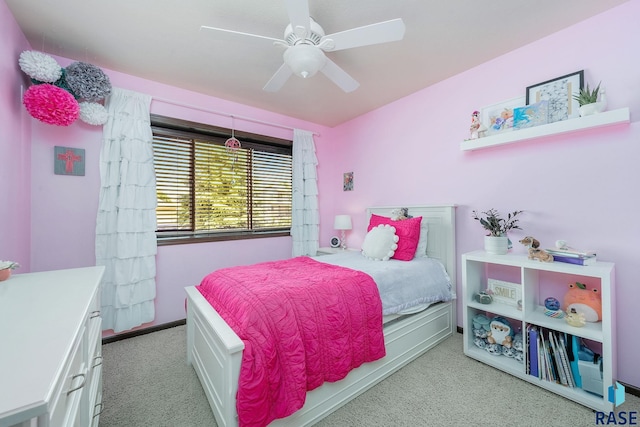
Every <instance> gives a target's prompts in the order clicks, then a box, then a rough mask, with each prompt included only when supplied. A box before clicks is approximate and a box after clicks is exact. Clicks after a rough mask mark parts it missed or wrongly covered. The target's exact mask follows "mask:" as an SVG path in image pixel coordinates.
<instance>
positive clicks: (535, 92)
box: [525, 70, 584, 123]
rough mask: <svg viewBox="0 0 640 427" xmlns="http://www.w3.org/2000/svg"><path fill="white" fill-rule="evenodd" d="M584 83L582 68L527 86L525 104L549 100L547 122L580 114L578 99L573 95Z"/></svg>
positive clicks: (575, 116) (571, 117)
mask: <svg viewBox="0 0 640 427" xmlns="http://www.w3.org/2000/svg"><path fill="white" fill-rule="evenodd" d="M583 85H584V70H580V71H576V72H575V73H571V74H567V75H564V76H561V77H556V78H555V79H551V80H547V81H545V82H542V83H537V84H534V85H531V86H528V87H527V90H526V94H525V95H526V105H531V104H535V103H538V102H540V101H545V100H547V101H549V123H554V122H558V121H561V120H567V119H573V118H577V117H579V116H580V113H579V111H578V108H579V107H580V106H579V105H578V101H576V100H575V99H573V95H577V94H578V93H580V89H581V88H582V87H583Z"/></svg>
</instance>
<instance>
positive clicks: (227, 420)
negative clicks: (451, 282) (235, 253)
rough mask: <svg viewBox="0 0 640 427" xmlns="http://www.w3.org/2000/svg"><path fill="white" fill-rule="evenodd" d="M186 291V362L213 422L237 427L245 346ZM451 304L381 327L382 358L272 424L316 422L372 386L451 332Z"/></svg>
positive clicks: (192, 292) (192, 291)
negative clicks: (193, 370) (189, 365)
mask: <svg viewBox="0 0 640 427" xmlns="http://www.w3.org/2000/svg"><path fill="white" fill-rule="evenodd" d="M186 292H187V360H188V362H189V363H191V364H192V365H193V367H194V369H195V371H196V374H197V375H198V378H199V379H200V382H201V383H202V387H203V389H204V392H205V394H206V396H207V399H208V400H209V404H210V405H211V409H212V411H213V414H214V417H215V419H216V422H217V423H218V425H219V426H221V427H230V426H237V425H238V419H237V413H236V399H235V396H236V392H237V388H238V378H239V376H240V364H241V362H242V351H243V349H244V345H243V343H242V341H241V340H240V338H238V336H237V335H236V334H235V333H234V332H233V330H232V329H231V328H230V327H229V326H228V325H227V324H226V323H225V322H224V320H223V319H222V318H221V317H220V315H219V314H218V313H217V312H216V311H215V310H214V309H213V308H212V307H211V305H210V304H209V303H208V302H207V300H206V299H205V298H204V297H203V296H202V295H201V294H200V292H198V290H197V289H196V288H195V287H188V288H186ZM454 315H455V300H454V301H449V302H445V303H439V304H434V305H433V306H432V307H429V309H427V310H425V311H423V312H421V313H418V314H415V315H412V316H407V317H405V318H402V319H398V320H396V321H394V322H393V323H392V324H390V325H387V326H385V328H384V336H385V347H386V351H387V354H386V356H385V357H384V358H382V359H380V360H377V361H375V362H371V363H365V364H364V365H362V366H360V367H359V368H357V369H354V370H353V371H351V372H350V373H349V375H348V376H347V377H346V378H345V379H343V380H341V381H338V382H335V383H325V384H324V385H322V386H321V387H319V388H317V389H315V390H313V391H311V392H309V393H308V394H307V399H306V402H305V405H304V406H303V407H302V408H301V409H300V410H299V411H297V412H296V413H294V414H293V415H291V416H289V417H287V418H283V419H279V420H275V421H274V422H273V423H272V424H270V426H272V427H277V426H289V427H302V426H308V425H311V424H314V423H317V422H318V421H319V420H321V419H322V418H324V417H326V416H327V415H328V414H330V413H331V412H333V411H335V410H336V409H337V408H339V407H340V406H342V405H344V404H345V403H347V402H348V401H350V400H351V399H353V398H355V397H356V396H358V395H359V394H361V393H363V392H364V391H366V390H367V389H369V388H371V387H373V386H374V385H375V384H377V383H378V382H380V381H382V380H383V379H384V378H386V377H387V376H389V375H391V374H392V373H394V372H395V371H397V370H398V369H400V368H401V367H402V366H404V365H406V364H407V363H409V362H411V361H412V360H414V359H415V358H417V357H418V356H420V355H422V354H423V353H424V352H426V351H427V350H429V349H430V348H431V347H433V346H435V345H437V344H438V343H440V342H441V341H442V340H444V339H446V338H447V337H449V336H451V335H452V334H453V332H454V325H455V323H454V321H455V319H454Z"/></svg>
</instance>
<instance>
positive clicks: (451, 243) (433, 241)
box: [367, 205, 457, 289]
mask: <svg viewBox="0 0 640 427" xmlns="http://www.w3.org/2000/svg"><path fill="white" fill-rule="evenodd" d="M398 208H408V209H409V215H411V216H413V217H418V216H421V217H422V221H423V222H424V221H426V222H427V224H428V230H429V234H428V239H427V255H428V256H430V257H431V258H436V259H439V260H440V262H442V263H443V264H444V266H445V268H446V269H447V273H449V277H450V278H451V285H452V286H453V289H455V286H456V283H457V281H456V207H455V205H442V206H383V207H371V208H367V218H368V217H370V216H371V214H376V215H381V216H386V217H391V216H392V214H391V212H392V211H393V210H394V209H398Z"/></svg>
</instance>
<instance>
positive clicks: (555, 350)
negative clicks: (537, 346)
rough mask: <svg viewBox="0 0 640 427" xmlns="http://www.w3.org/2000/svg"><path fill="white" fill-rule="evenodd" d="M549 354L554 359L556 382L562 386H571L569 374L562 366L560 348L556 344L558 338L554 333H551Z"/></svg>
mask: <svg viewBox="0 0 640 427" xmlns="http://www.w3.org/2000/svg"><path fill="white" fill-rule="evenodd" d="M549 344H550V346H549V353H550V355H551V357H552V359H553V366H554V368H555V370H556V373H557V375H556V382H558V383H560V384H562V385H569V381H568V380H567V373H566V372H565V370H564V367H563V366H562V359H561V358H560V348H559V347H558V343H557V342H556V336H555V334H554V333H553V332H552V331H549Z"/></svg>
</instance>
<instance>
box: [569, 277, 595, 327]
mask: <svg viewBox="0 0 640 427" xmlns="http://www.w3.org/2000/svg"><path fill="white" fill-rule="evenodd" d="M563 309H564V311H565V313H566V314H567V316H568V315H569V314H582V315H584V320H585V321H587V322H599V321H600V320H602V299H601V298H600V292H598V290H597V289H592V290H588V289H587V286H586V285H585V284H584V283H580V282H575V283H570V284H569V291H568V292H567V293H566V294H565V296H564V307H563Z"/></svg>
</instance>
